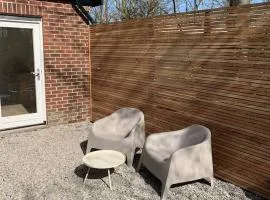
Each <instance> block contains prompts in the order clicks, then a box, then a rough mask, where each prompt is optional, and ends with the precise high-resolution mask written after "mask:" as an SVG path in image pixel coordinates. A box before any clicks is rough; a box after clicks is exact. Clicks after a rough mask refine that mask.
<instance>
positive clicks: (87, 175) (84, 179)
mask: <svg viewBox="0 0 270 200" xmlns="http://www.w3.org/2000/svg"><path fill="white" fill-rule="evenodd" d="M89 171H90V167H88V171H87V173H86V175H85V178H84V181H83V184H85V181H86V179H87V177H88V174H89Z"/></svg>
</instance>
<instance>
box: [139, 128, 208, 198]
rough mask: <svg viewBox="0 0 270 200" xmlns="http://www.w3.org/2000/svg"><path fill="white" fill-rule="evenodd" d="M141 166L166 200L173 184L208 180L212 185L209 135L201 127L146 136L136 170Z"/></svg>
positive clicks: (206, 130)
mask: <svg viewBox="0 0 270 200" xmlns="http://www.w3.org/2000/svg"><path fill="white" fill-rule="evenodd" d="M141 164H143V165H144V166H145V167H146V168H147V169H148V170H149V171H150V172H151V173H152V174H153V175H155V176H156V177H157V178H158V179H159V180H160V181H161V183H162V189H161V199H162V200H165V199H166V197H167V194H168V190H169V188H170V186H171V185H172V184H176V183H182V182H188V181H193V180H197V179H201V178H210V180H211V186H213V162H212V148H211V132H210V130H209V129H208V128H206V127H204V126H201V125H192V126H189V127H187V128H185V129H182V130H178V131H173V132H164V133H157V134H152V135H150V136H148V137H147V139H146V142H145V146H144V149H143V152H142V155H141V158H140V161H139V164H138V167H137V171H138V170H139V169H140V166H141Z"/></svg>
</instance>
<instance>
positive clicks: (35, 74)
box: [30, 69, 40, 80]
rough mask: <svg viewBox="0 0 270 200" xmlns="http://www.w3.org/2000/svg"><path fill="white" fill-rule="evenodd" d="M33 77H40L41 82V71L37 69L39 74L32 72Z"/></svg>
mask: <svg viewBox="0 0 270 200" xmlns="http://www.w3.org/2000/svg"><path fill="white" fill-rule="evenodd" d="M30 73H31V74H32V75H34V76H35V77H38V80H40V72H39V69H37V72H30Z"/></svg>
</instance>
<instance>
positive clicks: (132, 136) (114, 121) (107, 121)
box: [86, 108, 145, 166]
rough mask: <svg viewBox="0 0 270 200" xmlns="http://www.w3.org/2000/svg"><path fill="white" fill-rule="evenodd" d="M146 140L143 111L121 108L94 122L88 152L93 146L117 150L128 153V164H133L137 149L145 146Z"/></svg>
mask: <svg viewBox="0 0 270 200" xmlns="http://www.w3.org/2000/svg"><path fill="white" fill-rule="evenodd" d="M144 142H145V123H144V115H143V113H142V112H141V111H140V110H138V109H135V108H121V109H119V110H117V111H116V112H114V113H112V114H111V115H109V116H107V117H105V118H102V119H100V120H97V121H96V122H95V123H94V124H93V126H92V127H91V130H90V132H89V135H88V143H87V150H86V153H88V152H90V151H91V149H92V148H97V149H110V150H117V151H120V152H122V153H124V154H125V155H126V157H127V164H128V166H132V163H133V158H134V153H135V150H136V148H137V147H138V148H143V145H144Z"/></svg>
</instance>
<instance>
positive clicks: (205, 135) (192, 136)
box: [178, 125, 211, 148]
mask: <svg viewBox="0 0 270 200" xmlns="http://www.w3.org/2000/svg"><path fill="white" fill-rule="evenodd" d="M182 131H183V132H182V133H181V134H180V135H179V137H180V139H179V144H178V145H179V146H178V148H184V147H188V146H193V145H196V144H200V143H202V142H204V141H205V140H207V139H209V138H211V132H210V130H209V129H208V128H206V127H204V126H201V125H192V126H189V127H187V128H185V129H183V130H182Z"/></svg>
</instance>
